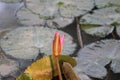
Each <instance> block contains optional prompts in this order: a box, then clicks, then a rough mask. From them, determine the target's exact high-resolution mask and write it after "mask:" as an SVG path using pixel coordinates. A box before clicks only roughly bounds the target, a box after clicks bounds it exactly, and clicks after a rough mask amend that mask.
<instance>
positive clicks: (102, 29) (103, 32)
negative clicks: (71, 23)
mask: <svg viewBox="0 0 120 80" xmlns="http://www.w3.org/2000/svg"><path fill="white" fill-rule="evenodd" d="M113 29H114V27H112V26H107V25H106V26H99V27H94V28H90V29H85V32H86V33H88V34H90V35H93V36H99V37H105V36H107V35H108V34H110V33H112V31H113Z"/></svg>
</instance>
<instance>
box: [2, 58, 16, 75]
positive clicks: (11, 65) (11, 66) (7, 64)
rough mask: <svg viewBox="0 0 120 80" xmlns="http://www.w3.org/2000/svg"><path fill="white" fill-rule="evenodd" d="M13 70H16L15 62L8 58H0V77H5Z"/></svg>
mask: <svg viewBox="0 0 120 80" xmlns="http://www.w3.org/2000/svg"><path fill="white" fill-rule="evenodd" d="M15 71H18V63H17V62H15V61H13V60H10V59H4V58H0V75H1V76H2V77H6V76H8V75H10V74H11V73H13V72H15Z"/></svg>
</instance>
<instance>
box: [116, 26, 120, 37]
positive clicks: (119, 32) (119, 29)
mask: <svg viewBox="0 0 120 80" xmlns="http://www.w3.org/2000/svg"><path fill="white" fill-rule="evenodd" d="M116 31H117V34H118V35H119V36H120V26H118V27H116Z"/></svg>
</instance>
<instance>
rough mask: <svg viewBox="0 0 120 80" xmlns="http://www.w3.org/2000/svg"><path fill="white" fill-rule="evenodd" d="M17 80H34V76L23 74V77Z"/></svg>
mask: <svg viewBox="0 0 120 80" xmlns="http://www.w3.org/2000/svg"><path fill="white" fill-rule="evenodd" d="M16 80H32V75H31V74H28V73H23V74H22V75H20V76H19V77H17V78H16Z"/></svg>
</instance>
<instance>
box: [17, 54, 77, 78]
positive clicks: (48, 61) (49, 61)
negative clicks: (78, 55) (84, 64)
mask: <svg viewBox="0 0 120 80" xmlns="http://www.w3.org/2000/svg"><path fill="white" fill-rule="evenodd" d="M59 61H60V63H63V62H68V63H70V64H71V65H72V66H75V65H76V61H75V59H73V58H72V57H69V56H65V55H60V56H59ZM56 69H57V67H56V64H55V60H54V57H53V56H45V57H43V58H42V59H39V60H37V61H36V62H34V63H33V64H32V65H31V66H29V67H28V68H27V69H26V70H25V72H24V73H27V74H29V75H31V76H32V80H51V79H52V78H53V77H54V76H57V75H58V74H57V70H56ZM23 77H25V78H28V79H25V80H31V77H28V76H26V75H24V74H23V75H21V76H19V77H18V78H17V79H16V80H22V78H23Z"/></svg>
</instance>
